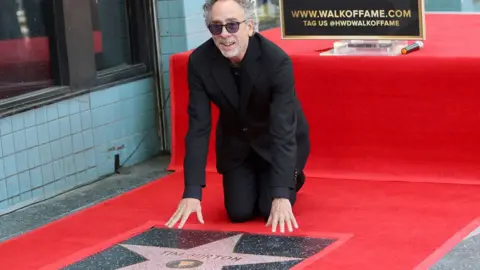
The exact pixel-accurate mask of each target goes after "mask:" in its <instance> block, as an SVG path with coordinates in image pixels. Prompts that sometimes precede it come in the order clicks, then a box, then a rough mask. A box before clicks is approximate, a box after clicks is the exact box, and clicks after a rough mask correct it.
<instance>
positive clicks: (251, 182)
mask: <svg viewBox="0 0 480 270" xmlns="http://www.w3.org/2000/svg"><path fill="white" fill-rule="evenodd" d="M270 171H271V165H270V164H269V163H268V162H267V161H266V160H265V159H263V158H262V157H260V156H259V155H258V154H257V153H255V151H253V150H252V151H251V154H250V155H249V157H248V158H247V159H246V160H245V162H244V163H243V165H241V166H239V167H237V168H235V169H233V170H231V171H229V172H226V173H224V174H223V192H224V203H225V208H226V211H227V215H228V217H229V218H230V220H231V221H232V222H245V221H248V220H250V219H253V218H256V217H263V218H264V219H265V220H267V219H268V217H269V215H270V209H271V207H272V200H273V198H272V196H271V195H270V185H269V181H270ZM300 175H301V177H304V176H303V173H300V174H299V176H300ZM297 180H298V177H297ZM297 190H298V189H292V190H291V191H290V198H289V199H290V203H291V204H292V206H293V205H294V204H295V201H296V199H297Z"/></svg>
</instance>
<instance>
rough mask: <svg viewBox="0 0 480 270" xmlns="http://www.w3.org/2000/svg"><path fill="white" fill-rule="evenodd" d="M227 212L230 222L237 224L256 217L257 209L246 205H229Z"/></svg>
mask: <svg viewBox="0 0 480 270" xmlns="http://www.w3.org/2000/svg"><path fill="white" fill-rule="evenodd" d="M226 210H227V215H228V218H229V219H230V221H231V222H235V223H241V222H246V221H249V220H251V219H253V218H254V217H255V209H254V208H251V207H246V206H245V205H230V206H229V205H227V207H226Z"/></svg>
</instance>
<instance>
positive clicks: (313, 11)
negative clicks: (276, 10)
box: [280, 0, 425, 55]
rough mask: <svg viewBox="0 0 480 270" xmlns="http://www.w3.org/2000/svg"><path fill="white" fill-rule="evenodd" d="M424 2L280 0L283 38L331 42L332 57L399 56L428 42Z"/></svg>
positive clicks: (415, 0)
mask: <svg viewBox="0 0 480 270" xmlns="http://www.w3.org/2000/svg"><path fill="white" fill-rule="evenodd" d="M424 11H425V7H424V0H362V1H358V0H322V1H311V0H280V12H281V13H280V17H281V24H280V25H281V33H282V38H283V39H306V40H307V39H330V40H333V41H334V42H333V43H334V44H333V46H332V47H333V49H332V50H331V51H329V52H328V53H327V54H329V55H398V54H400V52H401V49H402V48H404V47H405V46H407V45H408V44H409V42H411V41H414V40H424V39H425V12H424Z"/></svg>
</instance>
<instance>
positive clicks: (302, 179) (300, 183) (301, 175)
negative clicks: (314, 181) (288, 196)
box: [296, 171, 305, 192]
mask: <svg viewBox="0 0 480 270" xmlns="http://www.w3.org/2000/svg"><path fill="white" fill-rule="evenodd" d="M303 184H305V174H304V173H303V171H301V172H299V173H297V186H296V188H297V192H298V191H299V190H300V189H301V188H302V187H303Z"/></svg>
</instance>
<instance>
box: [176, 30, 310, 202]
mask: <svg viewBox="0 0 480 270" xmlns="http://www.w3.org/2000/svg"><path fill="white" fill-rule="evenodd" d="M188 84H189V105H188V114H189V128H188V132H187V136H186V138H185V143H186V153H185V160H184V174H185V191H184V198H199V199H201V188H202V187H205V166H206V162H207V152H208V144H209V136H210V131H211V107H210V104H211V103H213V104H214V105H216V106H217V107H218V109H219V119H218V125H217V130H216V156H217V158H216V160H217V164H216V165H217V171H218V172H219V173H224V172H226V171H228V170H231V169H233V168H235V167H237V166H239V165H240V164H241V163H242V162H243V161H244V160H245V158H246V157H247V155H248V153H249V151H250V150H251V149H253V150H254V151H256V152H257V153H258V154H259V155H260V156H262V157H263V158H264V159H266V160H267V161H268V162H269V163H270V164H271V165H272V173H271V187H272V195H273V196H274V197H283V198H288V197H289V189H291V188H295V180H294V174H295V169H297V170H299V171H301V170H303V168H304V166H305V163H306V161H307V157H308V155H309V152H310V143H309V134H308V133H309V131H308V124H307V121H306V119H305V115H304V113H303V111H302V109H301V106H300V102H299V101H298V99H297V97H296V95H295V88H294V78H293V67H292V61H291V59H290V57H289V56H288V55H287V54H286V53H285V52H284V51H283V50H282V49H281V48H280V47H278V46H277V45H276V44H274V43H273V42H271V41H270V40H268V39H266V38H265V37H263V36H262V35H261V34H258V33H256V34H255V35H253V36H252V37H251V38H250V41H249V45H248V49H247V53H246V55H245V57H244V59H243V61H242V63H241V84H240V85H241V89H240V91H238V89H237V86H236V83H235V78H234V75H233V73H232V71H231V64H230V61H229V60H228V59H227V58H225V57H224V56H223V55H222V54H221V52H220V51H219V50H218V48H217V47H216V46H215V44H214V42H213V40H212V39H209V40H208V41H206V42H205V43H203V44H202V45H200V46H199V47H198V48H197V49H195V50H194V51H193V52H192V54H191V55H190V57H189V60H188ZM239 92H240V95H239V94H238V93H239Z"/></svg>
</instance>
